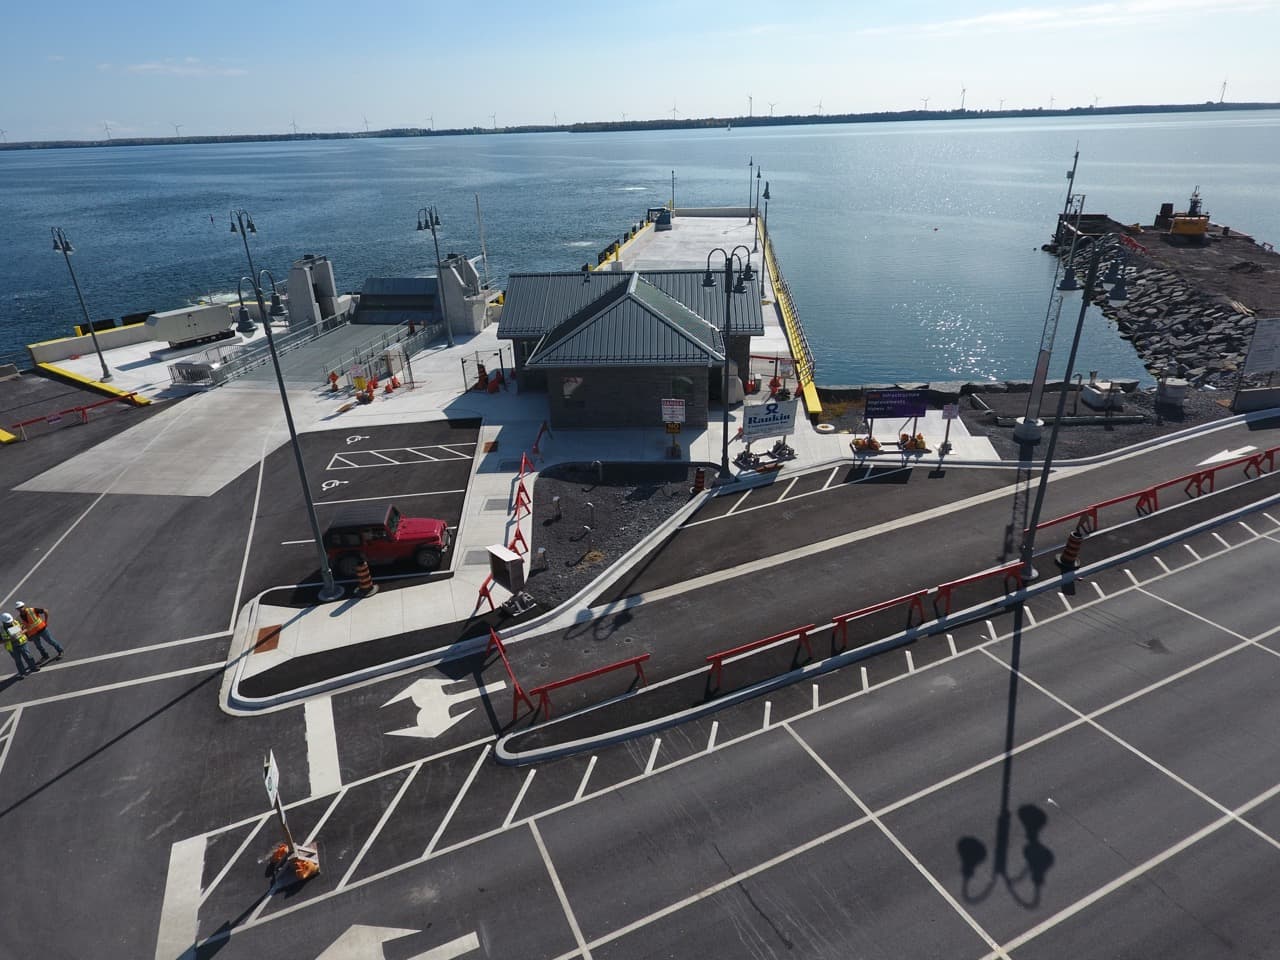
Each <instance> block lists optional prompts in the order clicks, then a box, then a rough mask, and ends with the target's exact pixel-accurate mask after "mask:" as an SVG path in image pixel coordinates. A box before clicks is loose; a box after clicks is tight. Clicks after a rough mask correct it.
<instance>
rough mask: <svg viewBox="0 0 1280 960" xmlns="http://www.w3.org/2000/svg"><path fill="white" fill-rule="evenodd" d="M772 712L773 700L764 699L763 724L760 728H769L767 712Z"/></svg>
mask: <svg viewBox="0 0 1280 960" xmlns="http://www.w3.org/2000/svg"><path fill="white" fill-rule="evenodd" d="M772 712H773V701H772V700H766V701H765V702H764V724H763V725H762V726H761V727H760V729H761V730H768V729H769V714H770V713H772Z"/></svg>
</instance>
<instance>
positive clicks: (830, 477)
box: [822, 466, 840, 490]
mask: <svg viewBox="0 0 1280 960" xmlns="http://www.w3.org/2000/svg"><path fill="white" fill-rule="evenodd" d="M839 472H840V467H838V466H836V467H832V468H831V473H830V474H829V475H828V476H827V481H826V483H824V484H823V485H822V489H823V490H827V489H829V488H830V487H831V481H832V480H834V479H835V478H836V474H837V473H839Z"/></svg>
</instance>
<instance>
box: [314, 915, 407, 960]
mask: <svg viewBox="0 0 1280 960" xmlns="http://www.w3.org/2000/svg"><path fill="white" fill-rule="evenodd" d="M417 932H418V931H417V930H402V929H399V928H398V927H367V926H365V925H364V924H362V923H357V924H356V925H355V926H351V927H347V929H346V930H345V931H343V934H342V936H340V937H338V939H337V940H335V941H333V943H331V944H329V946H328V947H326V948H325V951H324V953H322V954H320V956H318V957H316V960H382V958H383V957H384V956H385V954H384V953H383V951H382V945H383V944H384V943H386V942H387V941H388V940H399V939H400V938H401V937H407V936H409V935H410V934H414V933H417Z"/></svg>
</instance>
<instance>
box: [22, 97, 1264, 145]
mask: <svg viewBox="0 0 1280 960" xmlns="http://www.w3.org/2000/svg"><path fill="white" fill-rule="evenodd" d="M1235 110H1280V103H1216V102H1214V101H1211V100H1210V101H1206V102H1205V103H1170V104H1135V105H1130V106H1116V107H1093V106H1087V107H1067V108H1064V109H1060V110H1057V109H1055V110H1046V109H1044V108H1043V107H1036V108H1034V109H1029V110H884V111H880V112H877V113H827V114H792V115H788V116H785V117H783V116H779V117H770V116H760V117H702V118H695V117H686V118H684V119H672V118H666V119H658V120H596V121H591V122H588V123H562V124H559V125H554V124H525V125H522V126H515V127H458V128H454V129H449V130H429V129H424V128H422V127H396V128H393V129H389V130H370V131H355V132H335V133H246V134H227V135H225V136H212V137H114V138H111V139H106V140H29V141H19V142H16V143H3V144H0V150H48V149H58V148H63V147H137V146H145V145H153V144H172V143H276V142H285V141H292V140H363V139H377V138H383V137H456V136H468V135H481V134H494V133H605V132H616V131H621V130H702V129H715V128H723V127H785V126H806V125H812V124H822V123H890V122H900V121H915V120H993V119H1004V118H1009V117H1013V118H1018V117H1033V118H1044V117H1092V116H1113V115H1117V114H1143V113H1220V112H1225V111H1235Z"/></svg>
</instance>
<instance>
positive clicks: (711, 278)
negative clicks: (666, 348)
mask: <svg viewBox="0 0 1280 960" xmlns="http://www.w3.org/2000/svg"><path fill="white" fill-rule="evenodd" d="M739 250H741V251H742V252H743V253H744V254H746V260H745V264H746V265H745V266H744V267H743V268H742V269H741V270H739V271H738V277H737V280H736V281H735V280H734V274H733V258H734V257H735V256H737V254H738V251H739ZM714 253H721V254H723V255H724V328H723V330H722V331H721V339H722V340H723V344H722V346H723V348H724V381H723V385H722V387H721V397H720V401H721V405H722V407H723V409H724V417H723V422H722V425H723V427H724V436H723V437H721V443H720V482H721V483H728V482H729V332H730V327H731V324H730V317H731V316H732V315H733V295H734V294H735V293H739V294H741V293H746V292H747V287H746V284H748V283H751V282H752V281H753V280H755V272H754V271H753V270H752V267H751V251H750V250H749V249H747V245H746V244H744V243H740V244H738V245H737V246H736V247H734V248H733V249H732V250H725V249H724V247H714V248H712V249H711V251H710V252H708V253H707V271H706V273H705V274H704V275H703V277H702V285H703V286H704V287H707V288H708V289H710V288H713V287H715V285H716V278H715V275H714V274H713V273H712V272H711V255H712V254H714Z"/></svg>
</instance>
